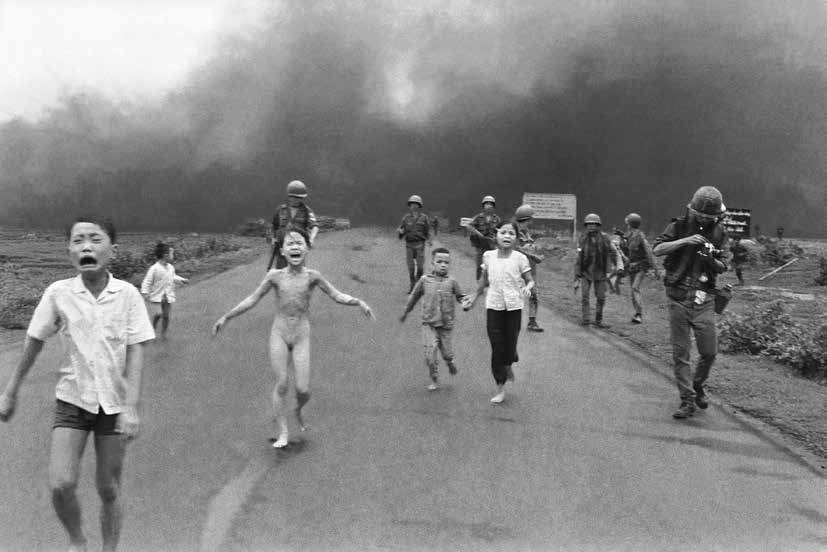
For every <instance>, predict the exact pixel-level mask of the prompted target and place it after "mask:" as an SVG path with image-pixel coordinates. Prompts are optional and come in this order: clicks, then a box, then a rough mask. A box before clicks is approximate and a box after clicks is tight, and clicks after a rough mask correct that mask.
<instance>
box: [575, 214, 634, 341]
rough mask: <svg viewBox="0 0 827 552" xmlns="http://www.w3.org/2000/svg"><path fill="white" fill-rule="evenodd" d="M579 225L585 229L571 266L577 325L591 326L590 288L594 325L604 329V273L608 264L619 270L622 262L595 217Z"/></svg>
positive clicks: (588, 218) (605, 325)
mask: <svg viewBox="0 0 827 552" xmlns="http://www.w3.org/2000/svg"><path fill="white" fill-rule="evenodd" d="M583 225H584V226H585V227H586V232H585V233H584V234H583V236H581V237H580V243H579V245H578V247H577V258H576V260H575V264H574V290H575V293H576V292H577V289H578V288H580V292H581V293H580V298H581V300H580V306H581V314H582V318H581V321H580V323H581V324H582V325H584V326H588V325H589V324H591V307H590V305H589V302H590V299H589V291H590V289H591V288H592V287H594V295H595V300H596V304H595V312H594V325H595V326H597V327H598V328H608V327H609V325H608V324H605V323H604V322H603V306H604V305H605V304H606V288H607V287H608V272H609V269H610V268H611V266H612V264H614V265H615V266H616V267H619V270H622V269H623V260H622V258H621V256H620V253H619V252H618V250H617V249H616V248H615V247H614V245H613V244H612V241H611V239H610V238H609V236H608V235H607V234H605V233H604V232H602V231H601V230H600V228H601V226H602V225H603V222H602V221H601V220H600V217H599V216H598V215H596V214H594V213H589V214H588V215H586V218H584V219H583Z"/></svg>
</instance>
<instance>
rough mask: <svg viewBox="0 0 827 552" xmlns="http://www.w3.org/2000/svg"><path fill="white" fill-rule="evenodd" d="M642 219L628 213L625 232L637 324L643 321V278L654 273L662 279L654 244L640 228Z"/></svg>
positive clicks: (627, 265)
mask: <svg viewBox="0 0 827 552" xmlns="http://www.w3.org/2000/svg"><path fill="white" fill-rule="evenodd" d="M642 221H643V219H642V218H641V216H640V215H638V214H637V213H629V214H628V215H626V233H625V234H623V241H624V243H625V249H626V250H625V251H623V254H624V255H625V256H626V259H625V261H626V262H625V263H624V264H625V266H626V272H628V274H629V283H630V285H631V288H632V307H633V308H634V309H635V314H634V316H633V317H632V322H633V323H635V324H641V323H643V303H642V301H641V297H642V295H641V293H640V286H641V284H642V283H643V278H644V277H645V276H646V275H647V274H650V273H654V275H655V277H656V278H658V279H660V269H658V265H657V263H656V262H655V256H654V254H653V253H652V246H651V245H649V242H648V241H647V240H646V234H644V233H643V231H642V230H641V229H640V223H641V222H642Z"/></svg>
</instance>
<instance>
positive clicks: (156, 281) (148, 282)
mask: <svg viewBox="0 0 827 552" xmlns="http://www.w3.org/2000/svg"><path fill="white" fill-rule="evenodd" d="M183 281H184V278H181V277H180V276H178V275H177V274H175V267H174V266H172V263H167V264H166V266H164V265H162V264H161V263H160V262H157V263H155V264H154V265H152V266H151V267H149V270H147V271H146V276H144V281H143V282H141V295H143V296H144V297H146V298H147V299H149V301H150V303H160V302H161V301H162V300H163V299H164V296H165V295H166V297H167V302H168V303H174V302H175V284H176V283H179V282H183Z"/></svg>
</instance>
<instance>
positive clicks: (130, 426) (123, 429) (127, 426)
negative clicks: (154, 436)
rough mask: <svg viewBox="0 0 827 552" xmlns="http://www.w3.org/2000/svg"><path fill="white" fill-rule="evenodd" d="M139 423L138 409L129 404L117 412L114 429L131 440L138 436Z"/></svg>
mask: <svg viewBox="0 0 827 552" xmlns="http://www.w3.org/2000/svg"><path fill="white" fill-rule="evenodd" d="M140 423H141V422H140V419H139V418H138V411H137V410H136V409H135V407H134V406H130V407H127V408H126V410H124V411H123V412H121V413H120V414H118V418H117V421H116V422H115V430H116V431H117V432H118V433H120V434H122V435H123V436H124V437H126V438H127V440H132V439H134V438H135V437H137V436H138V427H139V426H140Z"/></svg>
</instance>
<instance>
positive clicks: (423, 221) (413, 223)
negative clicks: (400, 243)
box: [396, 195, 432, 293]
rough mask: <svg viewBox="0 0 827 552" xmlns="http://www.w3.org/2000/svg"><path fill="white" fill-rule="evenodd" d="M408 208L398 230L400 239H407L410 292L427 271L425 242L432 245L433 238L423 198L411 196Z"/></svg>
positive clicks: (406, 255)
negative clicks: (424, 211) (423, 208)
mask: <svg viewBox="0 0 827 552" xmlns="http://www.w3.org/2000/svg"><path fill="white" fill-rule="evenodd" d="M408 210H409V212H408V213H407V214H406V215H405V216H404V217H402V223H401V224H400V225H399V228H397V229H396V232H397V234H398V235H399V239H401V240H405V262H406V263H407V265H408V278H409V279H410V284H411V285H410V287H409V288H408V293H410V292H411V291H413V288H414V285H415V284H416V283H417V282H418V281H419V279H420V278H422V274H423V273H424V272H425V243H426V242H427V243H428V246H429V247H430V246H431V244H432V239H431V221H430V220H428V215H426V214H425V213H423V212H422V198H421V197H419V196H418V195H412V196H411V197H409V198H408Z"/></svg>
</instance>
